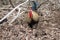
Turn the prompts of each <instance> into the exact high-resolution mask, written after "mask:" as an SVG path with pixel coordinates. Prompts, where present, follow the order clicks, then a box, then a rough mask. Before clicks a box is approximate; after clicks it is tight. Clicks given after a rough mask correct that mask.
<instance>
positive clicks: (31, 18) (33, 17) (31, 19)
mask: <svg viewBox="0 0 60 40" xmlns="http://www.w3.org/2000/svg"><path fill="white" fill-rule="evenodd" d="M29 9H30V10H29V11H28V14H27V15H26V18H25V19H26V22H27V23H28V24H29V25H30V27H31V28H32V25H33V24H35V23H37V22H38V21H39V15H38V13H37V12H36V11H35V10H36V3H35V2H34V5H33V6H32V7H30V8H29Z"/></svg>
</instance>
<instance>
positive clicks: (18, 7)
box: [0, 0, 29, 22]
mask: <svg viewBox="0 0 60 40" xmlns="http://www.w3.org/2000/svg"><path fill="white" fill-rule="evenodd" d="M28 1H29V0H27V1H25V2H24V3H22V4H19V5H18V6H17V7H15V8H14V9H13V10H11V11H10V12H9V13H8V14H7V15H6V16H4V17H3V18H2V19H1V20H0V22H1V21H3V20H4V19H5V18H7V17H9V15H11V14H12V12H13V11H15V10H16V9H17V8H19V6H21V5H24V4H26V3H27V2H28Z"/></svg>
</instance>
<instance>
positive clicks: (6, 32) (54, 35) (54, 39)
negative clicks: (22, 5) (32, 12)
mask: <svg viewBox="0 0 60 40" xmlns="http://www.w3.org/2000/svg"><path fill="white" fill-rule="evenodd" d="M45 1H46V0H41V1H39V3H40V4H41V3H43V2H44V3H43V4H42V5H41V6H40V8H39V9H38V10H37V12H38V13H39V15H40V18H39V22H38V24H35V25H33V28H30V27H29V26H28V24H27V23H24V22H23V20H24V19H23V20H20V19H19V18H18V19H17V20H16V21H15V22H14V23H13V24H14V25H13V26H9V25H8V22H4V23H3V24H0V40H60V0H49V1H48V0H47V1H46V2H45ZM6 11H7V12H6ZM9 11H10V10H0V16H1V15H2V16H1V17H3V16H4V15H5V14H3V13H8V12H9ZM41 14H42V16H41ZM1 17H0V18H1Z"/></svg>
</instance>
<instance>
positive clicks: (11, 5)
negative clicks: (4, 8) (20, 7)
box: [9, 0, 15, 8]
mask: <svg viewBox="0 0 60 40" xmlns="http://www.w3.org/2000/svg"><path fill="white" fill-rule="evenodd" d="M9 2H10V4H11V6H12V7H13V8H15V6H14V4H13V3H12V1H11V0H9Z"/></svg>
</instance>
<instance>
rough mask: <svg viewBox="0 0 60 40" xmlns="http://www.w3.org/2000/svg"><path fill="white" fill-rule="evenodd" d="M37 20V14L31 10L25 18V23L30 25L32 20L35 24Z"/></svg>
mask: <svg viewBox="0 0 60 40" xmlns="http://www.w3.org/2000/svg"><path fill="white" fill-rule="evenodd" d="M38 19H39V15H38V13H36V12H35V11H32V10H30V11H29V12H28V13H27V14H26V16H25V21H26V22H28V23H30V22H31V21H32V20H33V21H35V22H37V21H38Z"/></svg>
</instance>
